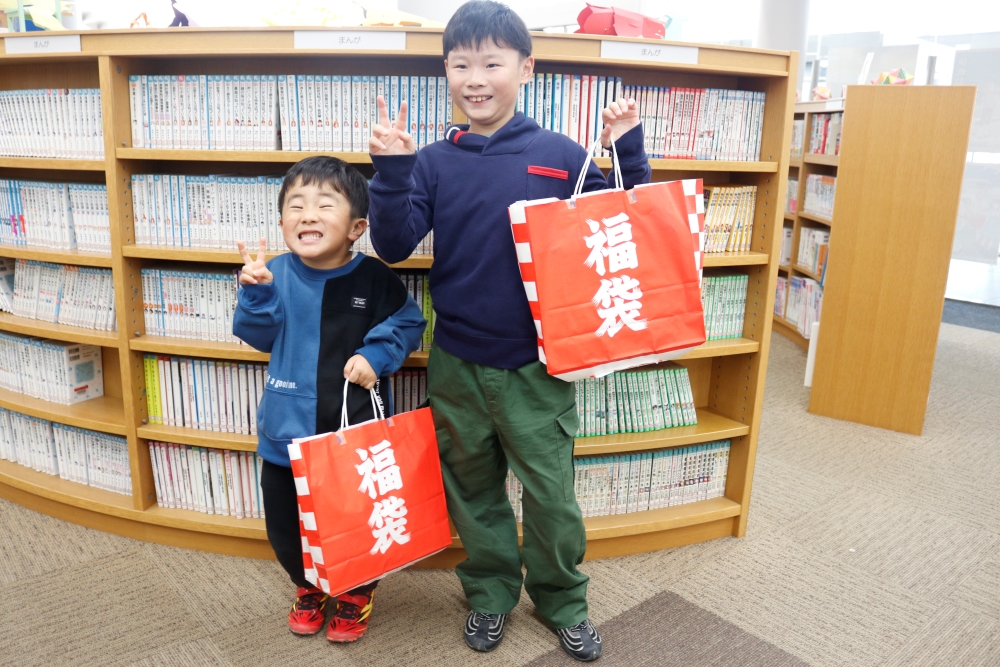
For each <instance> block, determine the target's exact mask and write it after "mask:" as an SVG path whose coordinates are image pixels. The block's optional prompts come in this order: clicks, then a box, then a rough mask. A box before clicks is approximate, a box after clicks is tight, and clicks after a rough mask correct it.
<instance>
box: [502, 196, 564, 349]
mask: <svg viewBox="0 0 1000 667" xmlns="http://www.w3.org/2000/svg"><path fill="white" fill-rule="evenodd" d="M542 201H556V200H554V199H542V200H538V201H524V202H517V203H515V204H514V205H513V206H511V207H510V208H509V213H510V230H511V232H512V233H513V234H514V249H515V250H516V251H517V265H518V268H520V269H521V281H522V282H523V283H524V293H525V294H526V295H527V297H528V307H529V308H531V319H532V320H534V322H535V331H536V332H537V333H538V360H539V361H541V362H542V363H543V364H544V363H545V347H544V346H543V345H542V309H541V307H540V306H539V305H538V289H537V288H536V285H535V265H534V264H533V263H532V261H531V236H530V235H529V233H528V220H527V218H525V217H524V208H525V206H531V205H532V204H538V203H541V202H542Z"/></svg>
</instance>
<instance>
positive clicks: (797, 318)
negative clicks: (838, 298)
mask: <svg viewBox="0 0 1000 667" xmlns="http://www.w3.org/2000/svg"><path fill="white" fill-rule="evenodd" d="M778 280H779V285H778V290H779V292H778V293H779V294H781V293H782V292H785V293H787V299H786V303H785V306H784V312H783V313H779V315H781V317H784V318H785V319H786V320H788V322H789V323H791V324H792V325H794V326H795V328H796V329H798V331H799V333H800V334H802V336H803V337H804V338H809V337H810V335H811V334H812V324H813V322H819V318H820V315H821V314H822V312H823V286H822V285H820V284H819V283H818V282H816V281H815V280H813V279H812V278H799V277H797V276H793V277H791V278H779V279H778ZM781 281H786V284H784V285H782V284H781Z"/></svg>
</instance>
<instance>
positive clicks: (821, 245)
mask: <svg viewBox="0 0 1000 667" xmlns="http://www.w3.org/2000/svg"><path fill="white" fill-rule="evenodd" d="M829 250H830V230H828V229H814V228H811V227H803V228H801V229H800V230H799V254H798V256H797V257H796V261H795V263H796V264H797V265H798V266H801V267H802V268H804V269H808V270H810V271H812V272H813V273H815V274H816V275H819V276H822V275H824V274H825V273H826V260H827V257H828V255H829Z"/></svg>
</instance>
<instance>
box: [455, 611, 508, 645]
mask: <svg viewBox="0 0 1000 667" xmlns="http://www.w3.org/2000/svg"><path fill="white" fill-rule="evenodd" d="M506 622H507V614H480V613H479V612H478V611H470V612H469V618H467V619H465V643H466V644H468V645H469V648H471V649H472V650H473V651H482V652H483V653H486V652H487V651H492V650H493V649H495V648H496V647H497V645H499V644H500V640H501V639H503V626H504V624H505V623H506Z"/></svg>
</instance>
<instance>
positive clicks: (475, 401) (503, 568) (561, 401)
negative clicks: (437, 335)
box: [427, 346, 589, 628]
mask: <svg viewBox="0 0 1000 667" xmlns="http://www.w3.org/2000/svg"><path fill="white" fill-rule="evenodd" d="M427 382H428V395H429V397H430V406H431V409H432V411H433V413H434V425H435V429H436V431H437V438H438V448H439V451H440V452H441V471H442V473H443V475H444V488H445V495H446V496H447V498H448V511H449V513H450V514H451V518H452V521H454V523H455V527H456V528H457V529H458V534H459V536H460V537H461V538H462V544H463V545H464V546H465V550H466V552H467V553H468V556H469V557H468V559H467V560H465V561H463V562H461V563H459V565H458V566H457V567H456V568H455V569H456V573H457V574H458V578H459V579H460V580H461V582H462V587H463V588H464V589H465V596H466V597H467V598H468V600H469V604H470V605H471V606H472V608H473V610H475V611H478V612H481V613H491V614H506V613H508V612H510V611H511V610H512V609H513V608H514V607H515V606H516V605H517V601H518V599H519V598H520V596H521V583H522V575H521V563H522V562H523V563H524V566H525V568H526V570H527V575H526V576H524V577H523V582H524V588H525V590H526V591H527V592H528V595H529V596H530V597H531V600H532V601H533V602H534V603H535V608H536V609H537V611H538V613H539V614H540V615H541V617H542V618H543V619H544V620H545V622H546V623H548V624H549V625H550V626H552V627H553V628H566V627H570V626H572V625H576V624H577V623H579V622H580V621H583V620H584V619H585V618H587V582H588V581H589V578H588V577H587V576H586V575H585V574H583V573H581V572H580V571H579V570H577V567H576V566H577V565H579V564H580V562H581V561H582V560H583V555H584V553H585V552H586V550H587V535H586V532H585V530H584V527H583V519H582V517H581V514H580V507H579V505H577V503H576V496H575V493H574V490H573V437H574V435H575V434H576V429H577V424H578V419H577V416H576V402H575V394H574V391H573V385H572V384H570V383H568V382H564V381H562V380H559V379H557V378H554V377H552V376H550V375H549V374H548V373H546V371H545V367H544V366H543V365H542V364H540V363H539V362H537V361H536V362H532V363H530V364H528V365H526V366H523V367H521V368H518V369H516V370H505V369H502V368H491V367H489V366H480V365H478V364H473V363H469V362H467V361H463V360H462V359H459V358H458V357H455V356H453V355H450V354H448V353H447V352H445V351H444V350H442V349H441V348H439V347H437V346H435V347H434V348H433V349H432V350H431V354H430V360H429V362H428V364H427ZM508 465H509V466H510V467H511V469H512V470H513V471H514V474H515V475H517V477H518V479H519V480H521V483H522V484H523V486H524V495H523V499H522V504H523V510H524V520H523V531H524V542H523V547H522V548H521V550H520V551H518V544H517V523H516V521H515V519H514V512H513V510H512V509H511V506H510V502H509V501H508V499H507V494H506V491H505V480H506V477H507V466H508Z"/></svg>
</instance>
